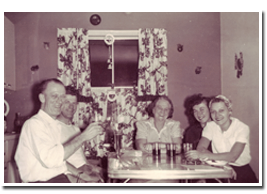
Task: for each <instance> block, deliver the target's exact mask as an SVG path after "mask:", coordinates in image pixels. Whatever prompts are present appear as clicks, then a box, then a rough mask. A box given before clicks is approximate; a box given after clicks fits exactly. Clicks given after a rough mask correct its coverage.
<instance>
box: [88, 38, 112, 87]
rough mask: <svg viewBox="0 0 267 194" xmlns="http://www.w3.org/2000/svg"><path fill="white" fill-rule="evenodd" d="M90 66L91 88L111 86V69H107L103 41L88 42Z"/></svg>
mask: <svg viewBox="0 0 267 194" xmlns="http://www.w3.org/2000/svg"><path fill="white" fill-rule="evenodd" d="M89 52H90V54H89V55H90V65H91V86H93V87H107V86H111V79H112V78H111V73H112V72H111V71H112V70H111V69H108V63H107V60H108V58H109V50H108V46H107V45H106V44H105V42H104V41H103V40H90V41H89Z"/></svg>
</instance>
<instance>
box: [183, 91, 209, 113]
mask: <svg viewBox="0 0 267 194" xmlns="http://www.w3.org/2000/svg"><path fill="white" fill-rule="evenodd" d="M210 99H211V98H209V97H205V96H203V95H202V94H194V95H192V96H190V99H189V100H188V109H189V111H190V114H193V113H194V111H193V107H194V106H195V105H199V104H201V103H202V102H206V105H207V107H208V106H209V101H210Z"/></svg>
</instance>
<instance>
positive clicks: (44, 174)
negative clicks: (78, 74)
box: [15, 79, 102, 183]
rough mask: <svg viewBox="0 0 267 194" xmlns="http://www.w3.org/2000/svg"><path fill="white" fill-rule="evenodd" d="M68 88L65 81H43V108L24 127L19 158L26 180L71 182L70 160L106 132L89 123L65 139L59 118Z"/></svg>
mask: <svg viewBox="0 0 267 194" xmlns="http://www.w3.org/2000/svg"><path fill="white" fill-rule="evenodd" d="M65 96H66V91H65V87H64V85H63V84H62V82H61V81H59V80H57V79H48V80H45V81H44V82H42V83H41V86H40V93H39V96H38V97H39V100H40V102H41V109H40V110H39V112H38V113H37V114H36V115H34V116H33V117H31V118H30V119H29V120H27V121H26V122H25V124H24V125H23V127H22V131H21V134H20V139H19V143H18V147H17V150H16V154H15V160H16V163H17V165H18V168H19V173H20V177H21V179H22V181H23V182H40V183H68V182H70V181H69V179H68V177H67V176H66V175H65V173H66V172H67V165H66V160H67V159H68V158H69V157H70V156H71V155H72V154H73V153H74V152H75V151H77V150H78V149H79V148H80V147H81V145H82V143H83V142H84V141H86V140H89V139H91V138H94V137H95V136H97V135H98V134H100V133H102V128H101V127H100V126H99V125H97V124H92V125H89V126H88V127H87V128H86V129H85V130H84V131H83V133H81V134H80V135H78V136H76V137H75V138H73V139H71V140H70V141H67V142H66V143H64V144H62V143H61V127H60V124H59V121H57V120H56V118H57V117H58V116H59V115H60V114H61V105H62V102H63V100H64V99H65Z"/></svg>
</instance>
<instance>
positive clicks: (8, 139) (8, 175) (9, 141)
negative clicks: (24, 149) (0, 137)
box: [4, 133, 21, 183]
mask: <svg viewBox="0 0 267 194" xmlns="http://www.w3.org/2000/svg"><path fill="white" fill-rule="evenodd" d="M18 140H19V134H12V133H7V134H5V139H4V181H5V183H19V182H21V180H20V176H19V172H18V167H17V165H16V162H15V160H14V155H15V152H16V149H17V145H18Z"/></svg>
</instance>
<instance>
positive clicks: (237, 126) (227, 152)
mask: <svg viewBox="0 0 267 194" xmlns="http://www.w3.org/2000/svg"><path fill="white" fill-rule="evenodd" d="M209 108H210V113H211V118H212V120H213V121H211V122H208V123H207V125H206V127H205V128H204V129H203V133H202V137H201V139H200V141H199V144H198V146H197V150H193V151H190V152H189V153H188V154H187V155H186V157H189V158H193V159H197V158H199V159H202V160H207V159H208V160H224V161H227V162H228V163H229V165H230V166H231V167H232V168H233V169H234V170H235V172H236V174H237V177H236V179H231V180H230V181H231V182H233V183H257V182H258V180H257V178H256V176H255V173H254V172H253V170H252V169H251V167H250V165H249V162H250V160H251V156H250V144H249V127H248V126H247V125H246V124H244V123H243V122H241V121H239V120H238V119H236V118H233V117H231V115H232V103H231V102H230V100H229V99H227V98H226V97H225V96H223V95H218V96H216V97H215V98H213V99H212V100H211V101H210V104H209ZM210 141H211V143H212V151H213V153H211V152H210V151H208V150H207V147H208V145H209V143H210Z"/></svg>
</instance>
